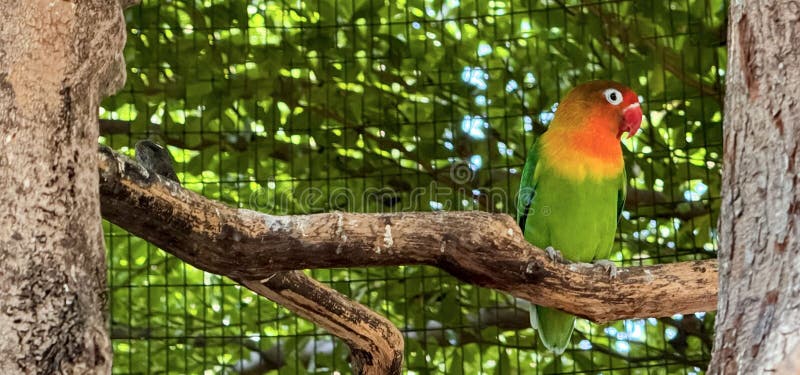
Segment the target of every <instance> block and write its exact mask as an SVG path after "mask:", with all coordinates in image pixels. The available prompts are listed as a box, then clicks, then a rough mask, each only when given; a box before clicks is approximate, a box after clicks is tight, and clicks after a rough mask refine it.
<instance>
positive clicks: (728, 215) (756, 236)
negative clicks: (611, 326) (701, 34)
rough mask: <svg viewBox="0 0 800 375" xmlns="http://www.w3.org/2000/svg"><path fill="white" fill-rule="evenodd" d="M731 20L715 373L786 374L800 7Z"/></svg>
mask: <svg viewBox="0 0 800 375" xmlns="http://www.w3.org/2000/svg"><path fill="white" fill-rule="evenodd" d="M730 12H731V14H730V31H729V32H730V35H729V38H728V40H729V41H730V43H729V55H728V76H727V95H726V100H725V121H726V124H725V127H726V133H725V164H724V165H725V173H724V176H723V190H722V196H723V204H722V212H721V215H720V226H719V229H720V235H719V236H720V251H719V259H720V274H719V280H720V290H719V303H718V315H717V323H716V339H715V345H714V348H715V349H714V353H713V359H712V362H711V366H710V373H712V374H737V373H738V374H764V373H781V372H783V373H788V372H787V371H789V370H786V369H789V368H791V367H792V366H791V360H792V359H793V358H792V356H793V355H792V354H790V353H798V345H799V344H800V308H799V307H800V240H799V239H800V220H797V218H798V214H799V213H800V186H798V180H799V179H800V177H799V176H798V175H800V169H799V168H800V152H798V147H800V129H798V124H800V106H798V104H799V103H800V22H798V21H799V20H800V3H798V2H797V1H771V0H747V1H742V0H739V1H733V2H732V3H731V4H730ZM794 355H797V354H794Z"/></svg>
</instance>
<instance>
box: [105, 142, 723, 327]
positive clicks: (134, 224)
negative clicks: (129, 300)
mask: <svg viewBox="0 0 800 375" xmlns="http://www.w3.org/2000/svg"><path fill="white" fill-rule="evenodd" d="M99 156H100V157H99V161H100V162H99V164H98V168H99V173H100V193H101V199H102V212H103V216H104V217H105V218H106V219H108V220H109V221H111V222H113V223H115V224H117V225H119V226H121V227H123V228H125V229H126V230H128V231H130V232H131V233H133V234H135V235H137V236H139V237H141V238H143V239H145V240H147V241H149V242H151V243H153V244H155V245H156V246H159V247H161V248H162V249H164V250H165V251H167V252H170V253H172V254H174V255H175V256H177V257H179V258H181V259H183V260H184V261H186V262H188V263H189V264H192V265H194V266H195V267H198V268H200V269H203V270H206V271H209V272H213V273H217V274H221V275H226V276H229V277H231V278H233V279H236V280H245V281H246V280H262V279H264V278H266V277H268V276H270V275H271V274H273V273H274V272H279V271H291V270H299V269H306V268H328V267H343V266H351V267H365V266H394V265H408V264H427V265H432V266H436V267H440V268H442V269H444V270H446V271H448V272H450V273H451V274H453V275H454V276H456V277H459V278H460V279H462V280H464V281H466V282H470V283H473V284H476V285H480V286H484V287H489V288H494V289H498V290H502V291H506V292H508V293H510V294H512V295H515V296H517V297H520V298H523V299H526V300H529V301H532V302H534V303H536V304H539V305H544V306H553V307H558V308H561V309H563V310H566V311H569V312H571V313H574V314H576V315H580V316H583V317H586V318H588V319H591V320H593V321H596V322H608V321H612V320H619V319H626V318H635V317H639V318H641V317H652V316H656V317H660V316H670V315H673V314H677V313H691V312H696V311H709V310H712V309H713V308H714V306H715V304H716V291H717V287H716V286H717V269H716V267H717V266H716V261H715V260H709V261H695V262H684V263H675V264H665V265H658V266H648V267H631V268H623V269H621V270H620V272H619V275H618V276H617V278H616V279H612V278H610V277H609V276H608V273H607V272H605V270H603V268H602V267H599V266H598V267H593V266H586V265H584V266H582V265H578V264H570V265H565V264H557V263H554V262H551V261H550V260H549V259H548V258H547V256H546V255H544V252H543V251H541V250H540V249H536V248H535V247H533V246H531V245H530V244H529V243H527V242H526V241H525V240H524V238H523V237H522V234H521V232H520V230H519V227H518V226H517V225H516V223H515V222H514V220H513V219H511V217H509V216H508V215H505V214H489V213H485V212H439V213H405V214H352V213H328V214H317V215H300V216H271V215H266V214H262V213H258V212H254V211H250V210H244V209H233V208H230V207H227V206H225V205H223V204H220V203H218V202H214V201H211V200H208V199H206V198H204V197H202V196H199V195H197V194H195V193H192V192H190V191H188V190H185V189H182V188H181V187H180V186H178V185H177V184H174V183H172V182H168V181H166V179H165V178H162V177H160V176H157V175H155V174H150V173H149V172H148V171H147V170H145V169H143V168H142V167H140V166H139V165H138V164H136V163H134V162H132V161H131V160H129V159H127V158H125V157H124V156H121V155H119V154H116V153H114V152H113V151H111V150H110V149H107V148H103V149H101V152H100V153H99Z"/></svg>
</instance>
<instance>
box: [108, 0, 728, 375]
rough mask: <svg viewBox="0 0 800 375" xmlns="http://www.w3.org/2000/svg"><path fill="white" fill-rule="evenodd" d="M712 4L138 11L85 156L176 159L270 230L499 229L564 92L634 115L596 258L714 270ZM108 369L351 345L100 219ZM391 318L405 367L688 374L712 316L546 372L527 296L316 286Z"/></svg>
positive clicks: (397, 276) (663, 323)
mask: <svg viewBox="0 0 800 375" xmlns="http://www.w3.org/2000/svg"><path fill="white" fill-rule="evenodd" d="M726 12H727V9H726V3H725V2H724V1H721V0H654V1H650V0H646V1H645V0H635V1H630V0H604V1H591V0H586V1H579V0H569V1H558V0H539V1H533V0H530V1H519V0H509V1H506V0H491V1H490V0H435V1H434V0H400V1H388V0H312V1H288V0H278V1H258V0H252V1H244V0H205V1H200V0H171V1H155V0H144V1H143V3H142V4H141V5H139V6H137V7H134V8H131V9H129V10H128V11H127V12H126V18H127V22H128V28H129V38H128V45H127V48H126V50H125V56H126V59H127V66H128V68H127V69H128V80H127V84H126V86H125V88H124V89H123V90H122V91H121V92H119V93H118V94H117V95H115V96H113V97H111V98H109V99H108V100H106V101H105V102H104V103H103V105H102V108H101V113H100V116H101V119H104V121H103V123H102V126H101V134H102V137H101V142H102V143H105V144H108V145H110V146H111V147H113V148H115V149H119V150H122V151H124V152H129V153H132V145H133V143H135V142H136V141H137V140H139V139H144V138H151V139H156V140H157V141H158V142H160V143H163V144H166V145H168V147H169V150H170V151H171V153H172V155H173V157H174V159H175V165H176V170H177V171H178V176H179V177H180V179H181V181H182V183H183V185H184V186H185V187H186V188H188V189H191V190H194V191H196V192H198V193H201V194H203V195H204V196H206V197H209V198H211V199H215V200H219V201H222V202H224V203H226V204H229V205H231V206H237V207H245V208H250V209H255V210H259V211H263V212H268V213H272V214H301V213H313V212H326V211H332V210H342V211H353V212H388V211H396V212H399V211H429V210H487V211H496V212H508V213H513V212H514V210H515V207H514V204H515V201H514V198H515V195H516V190H517V187H518V185H519V177H520V172H521V169H522V165H523V164H524V161H525V156H526V151H527V149H528V147H530V145H531V144H532V143H533V140H534V139H535V137H536V135H537V134H540V133H541V132H542V131H544V130H546V128H547V125H548V123H549V121H550V120H551V119H552V117H553V112H554V111H555V110H556V106H557V103H558V100H559V98H560V96H561V95H563V94H564V93H565V92H566V90H568V89H569V88H570V87H572V86H574V85H575V84H577V83H579V82H582V81H586V80H590V79H595V78H608V79H615V80H618V81H621V82H625V83H627V84H629V85H630V86H631V87H633V88H634V89H635V90H636V91H637V92H638V93H639V94H640V95H641V99H642V102H643V109H644V113H645V121H644V124H643V131H642V132H641V133H640V134H639V135H638V136H636V137H635V138H633V139H631V140H626V141H625V142H624V150H625V151H624V152H625V159H626V166H627V173H628V176H629V184H630V189H629V193H628V202H627V204H626V207H625V212H624V215H623V220H622V224H621V225H620V229H619V233H618V236H617V243H616V244H615V248H614V252H613V255H612V260H613V261H615V262H616V263H617V264H618V265H620V266H628V265H640V264H655V263H664V262H676V261H681V260H689V259H705V258H711V257H715V254H716V253H715V251H716V242H715V237H714V234H715V229H716V216H717V214H718V212H719V191H720V170H721V169H720V168H721V165H720V162H721V160H722V145H721V143H722V142H721V141H722V126H721V125H722V115H721V113H722V98H723V90H724V87H723V85H722V84H723V77H724V74H725V65H724V64H725V53H726V52H725V32H726V20H725V17H726ZM105 225H106V227H105V233H106V243H107V249H108V266H109V273H108V277H109V289H110V290H109V307H110V315H111V324H112V339H113V347H114V372H115V373H120V374H123V373H128V374H134V373H135V374H140V373H148V374H150V373H176V374H178V373H180V374H184V373H185V374H189V373H192V374H216V373H242V374H262V373H268V372H269V371H273V372H274V371H277V373H281V374H300V373H337V372H338V373H349V371H350V370H349V365H348V360H347V355H348V350H347V346H346V345H344V344H343V343H342V342H340V341H338V340H336V339H335V338H334V337H333V336H331V335H329V334H327V333H326V332H324V331H322V330H320V329H319V328H317V327H315V326H314V325H313V324H311V323H309V322H307V321H304V320H302V319H300V318H298V317H296V316H294V315H293V314H292V313H290V312H288V311H287V310H285V309H283V308H281V307H280V306H278V305H276V304H274V303H272V302H270V301H268V300H265V299H262V298H260V297H258V296H256V295H254V294H253V293H251V292H250V291H248V290H246V289H244V288H242V287H240V286H238V285H237V284H236V283H234V282H232V281H230V280H228V279H226V278H223V277H219V276H216V275H213V274H208V273H205V272H202V271H199V270H197V269H195V268H193V267H191V266H188V265H186V264H184V263H183V262H181V261H180V260H178V259H176V258H174V257H172V256H171V255H169V254H166V253H164V252H162V251H161V250H159V249H156V248H154V247H153V246H151V245H149V244H148V243H146V242H144V241H143V240H141V239H139V238H136V237H133V236H131V235H129V234H128V233H127V232H125V231H124V230H122V229H120V228H118V227H115V226H113V225H111V224H108V223H106V224H105ZM309 274H310V275H312V276H313V277H314V278H316V279H317V280H320V281H322V282H324V283H328V284H329V285H331V286H332V287H334V288H335V289H337V290H338V291H340V292H342V293H344V294H345V295H347V296H349V297H351V298H352V299H354V300H356V301H358V302H360V303H363V304H365V305H367V306H369V307H371V308H372V309H374V310H375V311H377V312H378V313H380V314H382V315H384V316H386V317H388V318H389V319H390V320H391V321H392V322H394V323H395V324H397V326H398V327H399V328H400V329H401V330H402V331H403V332H404V334H405V338H406V353H405V364H404V365H405V369H404V370H405V371H407V373H409V374H437V373H440V374H479V373H480V374H489V373H491V374H494V373H497V374H516V373H524V374H539V373H604V374H628V373H633V374H697V373H702V372H704V370H705V368H706V365H707V362H708V360H709V357H710V350H711V345H712V341H713V340H712V328H713V318H714V317H713V314H703V313H698V314H693V315H685V316H673V317H671V318H661V319H655V318H651V319H646V320H630V321H621V322H617V323H614V324H610V325H607V326H598V325H594V324H591V323H589V322H587V321H583V320H579V321H578V323H577V326H576V333H575V334H574V337H573V341H572V345H571V346H570V347H569V348H568V349H567V352H566V353H565V355H563V356H561V357H554V356H553V355H552V354H549V353H548V352H546V350H544V348H542V347H541V345H540V344H538V342H537V339H536V336H535V332H534V331H533V330H532V329H530V328H529V326H528V317H527V312H526V311H525V308H526V302H524V301H518V300H515V299H514V298H512V297H510V296H508V295H505V294H503V293H498V292H495V291H491V290H487V289H482V288H478V287H474V286H472V285H469V284H464V283H461V282H459V281H457V280H456V279H455V278H453V277H451V276H449V275H448V274H446V273H444V272H442V271H439V270H437V269H434V268H428V267H417V266H413V267H412V266H407V267H393V268H369V269H363V268H352V269H331V270H315V271H310V272H309Z"/></svg>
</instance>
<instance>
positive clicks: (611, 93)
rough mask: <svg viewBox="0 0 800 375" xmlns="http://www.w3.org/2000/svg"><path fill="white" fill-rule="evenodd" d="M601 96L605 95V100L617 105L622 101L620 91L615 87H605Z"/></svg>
mask: <svg viewBox="0 0 800 375" xmlns="http://www.w3.org/2000/svg"><path fill="white" fill-rule="evenodd" d="M603 96H605V97H606V100H607V101H608V102H609V103H611V104H613V105H619V104H620V103H622V93H621V92H619V90H617V89H606V91H603Z"/></svg>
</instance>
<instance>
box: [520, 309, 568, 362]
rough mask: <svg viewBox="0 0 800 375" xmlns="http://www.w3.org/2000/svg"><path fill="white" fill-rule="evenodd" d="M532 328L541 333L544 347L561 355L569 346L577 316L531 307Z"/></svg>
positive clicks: (540, 336)
mask: <svg viewBox="0 0 800 375" xmlns="http://www.w3.org/2000/svg"><path fill="white" fill-rule="evenodd" d="M530 312H531V326H532V327H533V328H534V329H536V330H537V331H539V338H541V339H542V343H543V344H544V346H545V347H546V348H547V349H548V350H550V351H551V352H553V353H555V354H556V355H561V354H562V353H564V349H566V348H567V345H569V342H570V338H571V337H572V330H573V329H574V328H575V315H570V314H567V313H565V312H563V311H560V310H556V309H550V308H547V307H542V306H536V305H531V308H530Z"/></svg>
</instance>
